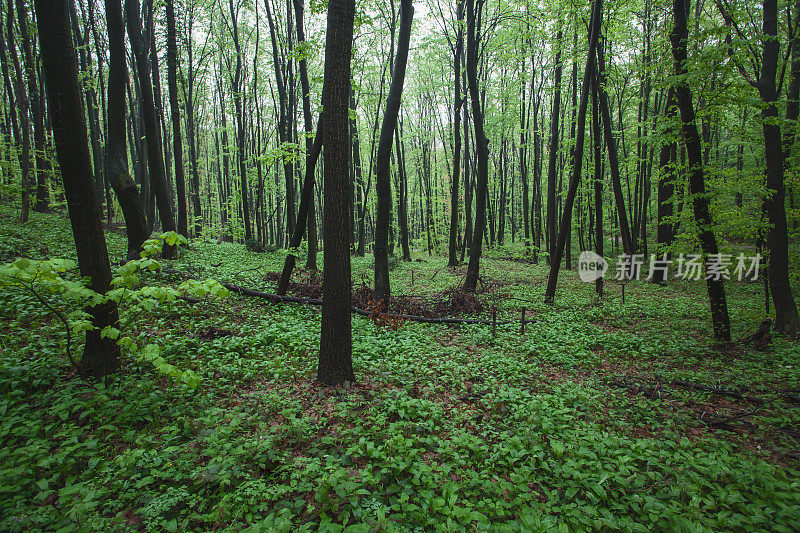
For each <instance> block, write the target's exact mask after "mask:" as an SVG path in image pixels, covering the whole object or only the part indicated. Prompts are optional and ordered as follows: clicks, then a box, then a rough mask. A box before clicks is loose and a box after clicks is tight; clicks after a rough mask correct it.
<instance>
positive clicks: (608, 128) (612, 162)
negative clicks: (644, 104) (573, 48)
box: [597, 45, 636, 255]
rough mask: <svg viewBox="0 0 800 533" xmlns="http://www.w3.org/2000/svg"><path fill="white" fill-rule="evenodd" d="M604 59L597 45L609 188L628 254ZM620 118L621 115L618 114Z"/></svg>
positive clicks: (628, 238)
mask: <svg viewBox="0 0 800 533" xmlns="http://www.w3.org/2000/svg"><path fill="white" fill-rule="evenodd" d="M605 71H606V68H605V61H604V59H603V46H602V45H601V46H598V47H597V76H598V83H599V85H600V114H601V115H602V118H603V136H604V137H605V139H606V149H607V150H608V163H609V167H610V171H611V188H612V189H613V191H614V201H615V203H616V207H617V217H618V219H619V230H620V236H621V238H622V249H623V251H624V253H626V254H628V255H630V254H633V253H634V250H635V249H636V243H635V242H634V241H633V238H632V237H631V229H630V224H629V223H628V211H627V210H626V209H625V196H624V195H623V193H622V181H621V177H620V170H619V156H618V155H617V141H616V140H614V133H613V131H612V126H613V124H612V122H611V110H610V107H609V105H608V93H607V92H606V89H605V87H606V74H605ZM620 120H622V117H621V116H620Z"/></svg>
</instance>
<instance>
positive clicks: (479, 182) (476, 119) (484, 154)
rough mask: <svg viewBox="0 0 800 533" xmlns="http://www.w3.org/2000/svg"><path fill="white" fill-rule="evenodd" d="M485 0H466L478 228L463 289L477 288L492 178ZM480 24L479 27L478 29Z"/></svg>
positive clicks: (476, 224) (467, 68) (468, 69)
mask: <svg viewBox="0 0 800 533" xmlns="http://www.w3.org/2000/svg"><path fill="white" fill-rule="evenodd" d="M484 1H485V0H477V6H475V0H467V65H466V71H467V81H468V85H469V95H470V100H471V102H472V122H473V125H474V128H475V150H476V152H477V156H478V168H477V178H476V190H475V231H474V233H473V236H472V247H471V248H470V251H469V265H468V266H467V275H466V278H465V279H464V291H465V292H475V289H476V288H477V285H478V273H479V271H480V260H481V244H482V241H483V235H484V232H485V231H486V189H487V186H488V181H489V140H488V139H487V138H486V133H485V132H484V130H483V108H482V107H481V99H480V92H479V89H478V49H479V48H480V35H481V33H480V25H481V16H482V12H483V3H484ZM476 27H477V29H476Z"/></svg>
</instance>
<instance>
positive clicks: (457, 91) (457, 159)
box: [447, 0, 527, 267]
mask: <svg viewBox="0 0 800 533" xmlns="http://www.w3.org/2000/svg"><path fill="white" fill-rule="evenodd" d="M456 1H457V4H456V24H457V30H456V48H455V51H454V52H453V72H454V76H453V78H454V80H455V81H454V86H453V91H454V92H453V94H454V97H453V137H454V143H453V179H452V181H451V182H450V241H449V243H448V248H447V266H449V267H454V266H456V265H457V264H458V255H457V254H458V206H459V203H460V202H459V198H458V185H459V183H460V181H461V106H462V105H463V103H464V100H463V98H462V96H461V56H462V54H463V53H464V30H463V27H462V23H463V21H464V0H456ZM525 227H526V228H527V225H526V226H525Z"/></svg>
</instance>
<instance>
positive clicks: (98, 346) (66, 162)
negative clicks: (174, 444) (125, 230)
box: [36, 0, 120, 377]
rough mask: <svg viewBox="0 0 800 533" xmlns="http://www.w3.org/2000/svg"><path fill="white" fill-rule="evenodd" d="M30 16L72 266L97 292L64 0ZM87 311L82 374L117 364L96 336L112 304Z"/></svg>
mask: <svg viewBox="0 0 800 533" xmlns="http://www.w3.org/2000/svg"><path fill="white" fill-rule="evenodd" d="M36 21H37V25H38V31H39V42H40V46H41V54H42V60H43V64H44V71H45V73H46V76H47V100H48V103H49V107H50V113H51V117H52V123H53V134H54V136H55V141H56V152H57V154H58V162H59V165H60V167H61V176H62V179H63V182H64V190H65V193H66V197H67V207H68V209H69V214H70V222H71V224H72V233H73V235H74V237H75V248H76V250H77V254H78V265H79V267H80V271H81V275H83V276H89V277H90V278H91V280H92V281H91V283H92V290H94V291H95V292H98V293H101V294H103V293H105V292H106V291H108V290H109V288H110V283H111V265H110V263H109V261H108V251H107V249H106V239H105V235H104V234H103V227H102V213H101V211H100V206H99V205H98V201H97V198H96V197H95V194H94V190H93V188H92V183H91V179H90V176H91V175H92V172H91V160H90V158H89V138H88V134H87V132H86V122H85V117H84V115H83V106H82V105H81V96H80V90H79V88H78V67H77V64H76V52H75V46H74V45H73V43H72V37H71V36H72V34H71V32H70V28H69V10H68V8H67V1H66V0H36ZM88 311H89V313H90V314H91V315H92V323H93V325H94V326H95V328H96V329H94V330H92V331H87V332H86V345H85V348H84V353H83V358H82V359H81V362H80V367H79V368H80V372H81V374H83V375H85V376H90V377H102V376H105V375H107V374H109V373H112V372H114V371H116V370H117V369H118V368H119V353H120V350H119V346H118V345H117V344H116V342H115V341H114V340H112V339H110V338H102V337H101V335H100V332H101V331H102V329H103V328H105V327H106V326H118V322H119V317H118V314H117V304H116V303H115V302H113V301H109V302H108V303H105V304H102V305H98V306H94V307H91V308H89V309H88Z"/></svg>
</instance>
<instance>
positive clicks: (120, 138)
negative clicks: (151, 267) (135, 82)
mask: <svg viewBox="0 0 800 533" xmlns="http://www.w3.org/2000/svg"><path fill="white" fill-rule="evenodd" d="M105 8H106V25H107V27H108V51H109V63H108V114H107V117H108V118H107V122H106V157H105V159H106V165H105V172H106V178H107V179H108V181H109V182H110V183H111V186H112V187H113V188H114V192H115V193H117V200H119V205H120V207H121V208H122V215H123V217H124V218H125V231H126V233H127V236H128V255H127V257H128V259H136V258H137V257H138V256H139V250H140V249H141V247H142V244H143V243H144V241H145V240H146V239H147V237H148V236H149V235H150V229H149V228H148V226H147V220H145V216H144V210H143V207H142V202H141V199H140V198H139V188H138V187H137V186H136V182H134V181H133V179H132V178H131V175H130V172H129V170H128V150H127V148H126V145H125V142H126V139H125V136H126V132H125V80H126V78H127V74H128V73H127V66H126V64H125V25H124V22H123V20H122V5H121V4H120V0H105Z"/></svg>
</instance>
